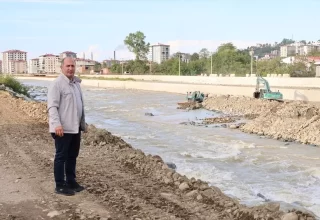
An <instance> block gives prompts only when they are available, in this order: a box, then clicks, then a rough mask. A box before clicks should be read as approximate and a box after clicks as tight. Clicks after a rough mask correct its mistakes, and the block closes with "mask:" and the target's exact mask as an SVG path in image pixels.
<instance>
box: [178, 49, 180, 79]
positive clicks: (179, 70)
mask: <svg viewBox="0 0 320 220" xmlns="http://www.w3.org/2000/svg"><path fill="white" fill-rule="evenodd" d="M178 56H179V76H180V53H179V54H178Z"/></svg>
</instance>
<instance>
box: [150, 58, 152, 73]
mask: <svg viewBox="0 0 320 220" xmlns="http://www.w3.org/2000/svg"><path fill="white" fill-rule="evenodd" d="M150 74H152V61H150Z"/></svg>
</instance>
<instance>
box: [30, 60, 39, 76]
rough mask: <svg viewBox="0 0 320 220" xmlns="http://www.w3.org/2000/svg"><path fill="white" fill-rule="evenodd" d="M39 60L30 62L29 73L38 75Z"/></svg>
mask: <svg viewBox="0 0 320 220" xmlns="http://www.w3.org/2000/svg"><path fill="white" fill-rule="evenodd" d="M39 67H40V64H39V58H35V59H31V60H29V62H28V73H38V72H39Z"/></svg>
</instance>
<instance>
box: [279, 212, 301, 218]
mask: <svg viewBox="0 0 320 220" xmlns="http://www.w3.org/2000/svg"><path fill="white" fill-rule="evenodd" d="M281 220H299V216H298V215H297V214H296V213H287V214H285V215H284V216H282V218H281Z"/></svg>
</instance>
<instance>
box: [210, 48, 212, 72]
mask: <svg viewBox="0 0 320 220" xmlns="http://www.w3.org/2000/svg"><path fill="white" fill-rule="evenodd" d="M210 67H211V71H210V72H211V75H212V52H211V66H210Z"/></svg>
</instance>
